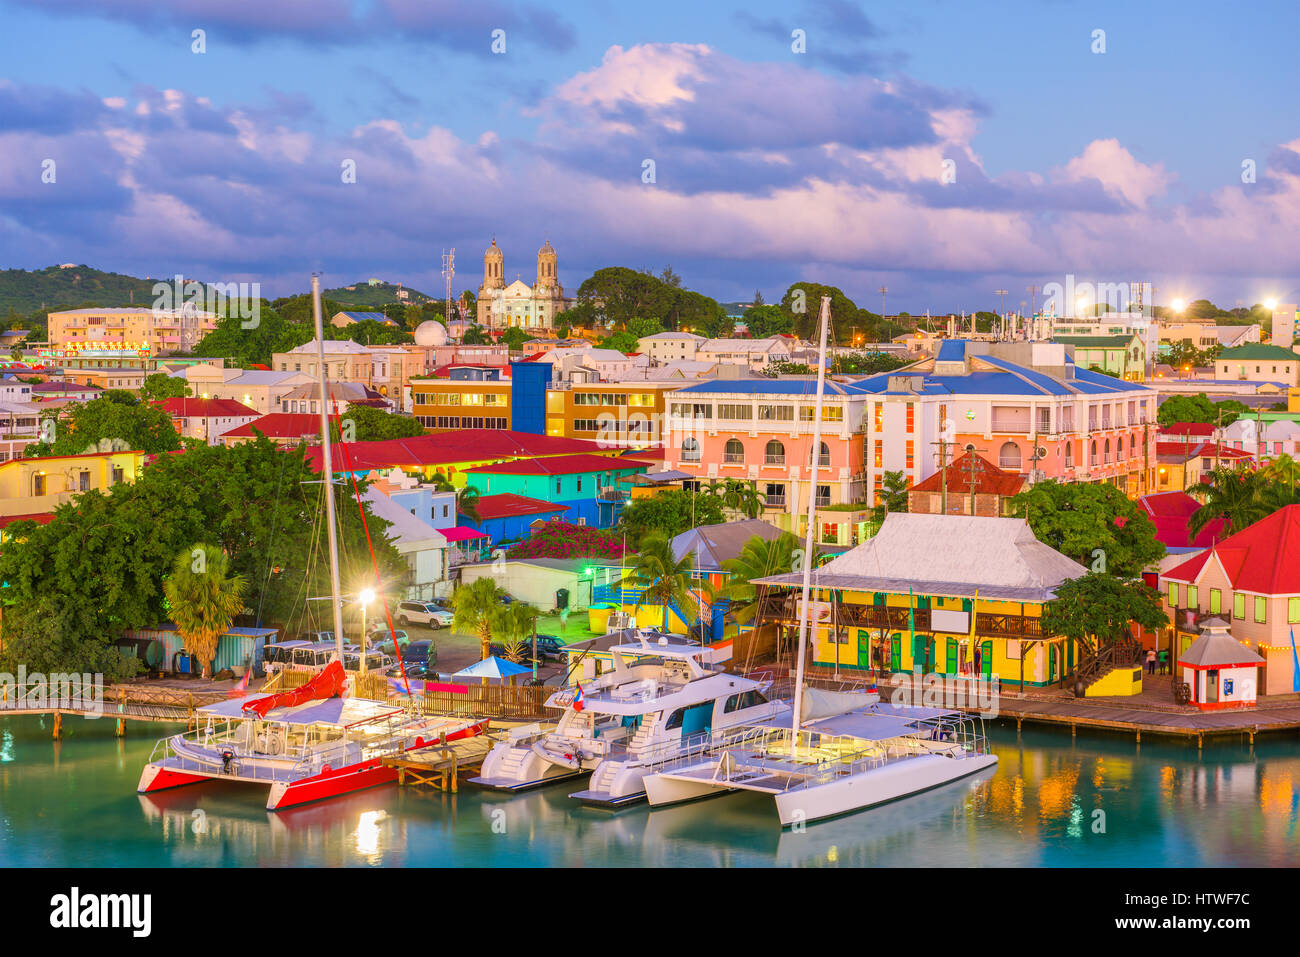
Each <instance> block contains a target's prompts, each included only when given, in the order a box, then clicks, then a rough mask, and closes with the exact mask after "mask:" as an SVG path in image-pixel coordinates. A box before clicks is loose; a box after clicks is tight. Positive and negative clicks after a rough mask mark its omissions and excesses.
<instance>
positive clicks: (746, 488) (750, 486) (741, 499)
mask: <svg viewBox="0 0 1300 957" xmlns="http://www.w3.org/2000/svg"><path fill="white" fill-rule="evenodd" d="M727 494H728V495H729V496H730V497H731V502H732V507H733V508H735V510H736V511H737V512H740V513H741V514H742V515H744V516H745V517H746V518H758V516H759V513H761V512H762V511H763V508H764V507H765V506H766V505H767V496H766V495H764V494H763V493H762V492H760V491H759V490H758V483H757V482H748V483H746V482H734V483H732V488H731V489H730V490H729V491H728V493H727Z"/></svg>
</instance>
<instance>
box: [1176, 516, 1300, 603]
mask: <svg viewBox="0 0 1300 957" xmlns="http://www.w3.org/2000/svg"><path fill="white" fill-rule="evenodd" d="M1216 557H1217V559H1218V561H1219V562H1220V564H1222V565H1223V570H1224V571H1225V572H1226V573H1227V575H1228V581H1230V582H1231V583H1232V587H1233V589H1234V590H1240V591H1248V592H1254V593H1255V594H1257V595H1297V594H1300V505H1288V506H1286V507H1285V508H1280V509H1278V510H1277V511H1276V512H1274V513H1273V514H1272V515H1270V516H1268V518H1263V519H1260V520H1259V521H1258V522H1256V523H1255V524H1254V525H1251V526H1249V527H1248V528H1243V529H1242V530H1241V531H1239V532H1237V533H1236V534H1235V535H1229V536H1228V537H1227V538H1225V539H1224V540H1223V541H1221V542H1219V544H1217V545H1213V546H1211V547H1210V548H1208V549H1207V550H1205V551H1203V552H1201V553H1200V554H1199V555H1197V556H1196V557H1195V558H1191V559H1189V560H1187V561H1185V562H1183V563H1182V564H1181V565H1177V566H1175V567H1174V568H1172V569H1170V570H1169V571H1167V572H1165V573H1164V574H1162V575H1161V576H1160V577H1161V578H1165V579H1173V580H1175V581H1180V582H1188V583H1190V582H1193V581H1195V580H1196V576H1197V575H1199V574H1200V573H1201V569H1202V568H1204V567H1205V563H1206V562H1208V561H1210V560H1211V558H1216Z"/></svg>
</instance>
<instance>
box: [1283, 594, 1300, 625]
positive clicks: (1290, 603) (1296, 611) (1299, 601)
mask: <svg viewBox="0 0 1300 957" xmlns="http://www.w3.org/2000/svg"><path fill="white" fill-rule="evenodd" d="M1286 620H1287V622H1288V623H1290V624H1292V625H1294V624H1295V623H1296V622H1300V598H1288V599H1287V601H1286Z"/></svg>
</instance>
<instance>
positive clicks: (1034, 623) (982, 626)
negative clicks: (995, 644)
mask: <svg viewBox="0 0 1300 957" xmlns="http://www.w3.org/2000/svg"><path fill="white" fill-rule="evenodd" d="M975 634H977V635H990V636H993V637H998V638H1042V637H1043V625H1042V622H1041V621H1039V620H1038V619H1037V618H1030V617H1029V616H1027V615H993V614H989V613H986V612H979V613H978V614H976V616H975Z"/></svg>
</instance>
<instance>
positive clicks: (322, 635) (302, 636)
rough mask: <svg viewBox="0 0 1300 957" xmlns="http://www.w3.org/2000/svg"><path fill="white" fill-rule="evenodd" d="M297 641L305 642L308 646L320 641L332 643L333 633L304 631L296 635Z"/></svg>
mask: <svg viewBox="0 0 1300 957" xmlns="http://www.w3.org/2000/svg"><path fill="white" fill-rule="evenodd" d="M298 640H299V641H305V642H308V643H310V644H316V643H318V642H322V641H331V642H332V641H333V640H334V632H332V631H304V632H300V633H299V634H298Z"/></svg>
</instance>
